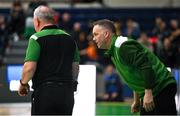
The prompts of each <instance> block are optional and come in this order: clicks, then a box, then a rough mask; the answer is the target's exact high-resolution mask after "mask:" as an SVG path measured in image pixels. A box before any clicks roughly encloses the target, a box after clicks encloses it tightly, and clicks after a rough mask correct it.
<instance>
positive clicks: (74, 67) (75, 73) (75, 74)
mask: <svg viewBox="0 0 180 116" xmlns="http://www.w3.org/2000/svg"><path fill="white" fill-rule="evenodd" d="M72 75H73V80H75V81H77V80H78V75H79V63H78V62H73V64H72Z"/></svg>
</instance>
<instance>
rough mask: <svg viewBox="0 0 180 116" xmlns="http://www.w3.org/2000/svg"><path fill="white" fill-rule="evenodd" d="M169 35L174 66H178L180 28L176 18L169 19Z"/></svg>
mask: <svg viewBox="0 0 180 116" xmlns="http://www.w3.org/2000/svg"><path fill="white" fill-rule="evenodd" d="M170 22H171V23H170V24H171V35H170V40H171V43H172V46H173V48H174V51H175V57H176V60H175V61H176V62H175V67H176V68H179V67H180V60H179V59H180V28H179V24H178V22H177V20H171V21H170Z"/></svg>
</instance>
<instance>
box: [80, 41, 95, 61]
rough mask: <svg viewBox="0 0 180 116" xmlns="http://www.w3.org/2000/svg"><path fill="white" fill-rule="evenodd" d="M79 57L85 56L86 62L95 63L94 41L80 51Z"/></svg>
mask: <svg viewBox="0 0 180 116" xmlns="http://www.w3.org/2000/svg"><path fill="white" fill-rule="evenodd" d="M80 55H81V56H85V57H86V60H87V61H88V62H97V61H98V54H97V46H96V44H95V43H94V41H89V42H88V47H87V48H85V49H83V50H80Z"/></svg>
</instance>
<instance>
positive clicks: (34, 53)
mask: <svg viewBox="0 0 180 116" xmlns="http://www.w3.org/2000/svg"><path fill="white" fill-rule="evenodd" d="M39 56H40V45H39V43H38V42H37V41H36V40H35V39H34V38H31V39H30V40H29V44H28V48H27V50H26V57H25V60H24V61H25V62H27V61H38V59H39Z"/></svg>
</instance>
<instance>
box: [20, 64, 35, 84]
mask: <svg viewBox="0 0 180 116" xmlns="http://www.w3.org/2000/svg"><path fill="white" fill-rule="evenodd" d="M35 70H36V66H34V65H33V66H32V65H31V64H29V63H25V64H24V66H23V72H22V78H21V82H22V83H23V84H27V83H28V82H29V81H30V80H31V79H32V77H33V75H34V73H35Z"/></svg>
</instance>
